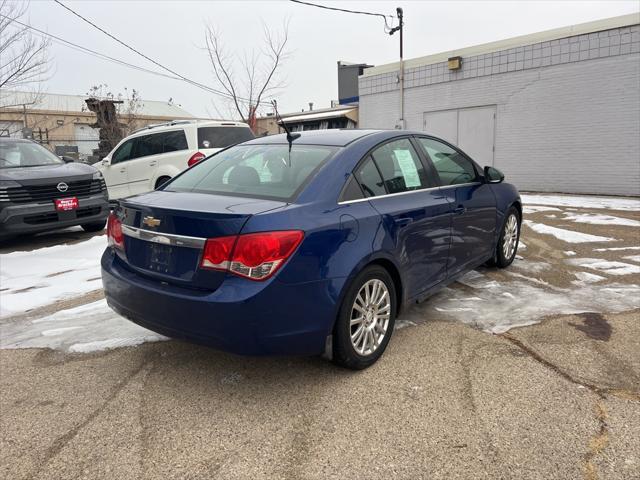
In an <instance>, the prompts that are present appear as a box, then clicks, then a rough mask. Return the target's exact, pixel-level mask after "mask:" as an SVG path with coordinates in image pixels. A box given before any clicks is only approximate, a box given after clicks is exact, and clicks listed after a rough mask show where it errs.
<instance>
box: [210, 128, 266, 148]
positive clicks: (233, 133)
mask: <svg viewBox="0 0 640 480" xmlns="http://www.w3.org/2000/svg"><path fill="white" fill-rule="evenodd" d="M253 138H255V137H254V135H253V132H252V131H251V129H250V128H249V127H200V128H198V148H227V147H228V146H230V145H235V144H237V143H242V142H246V141H247V140H251V139H253Z"/></svg>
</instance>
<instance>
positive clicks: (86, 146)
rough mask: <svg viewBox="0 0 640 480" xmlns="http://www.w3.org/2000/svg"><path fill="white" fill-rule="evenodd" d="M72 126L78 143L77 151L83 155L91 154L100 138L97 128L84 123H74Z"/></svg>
mask: <svg viewBox="0 0 640 480" xmlns="http://www.w3.org/2000/svg"><path fill="white" fill-rule="evenodd" d="M73 127H74V132H75V139H76V142H77V143H78V153H79V154H80V155H83V156H87V155H93V151H94V150H95V149H97V148H98V140H99V139H100V133H99V132H98V129H96V128H92V127H90V126H89V125H88V124H84V123H76V124H75V125H74V126H73Z"/></svg>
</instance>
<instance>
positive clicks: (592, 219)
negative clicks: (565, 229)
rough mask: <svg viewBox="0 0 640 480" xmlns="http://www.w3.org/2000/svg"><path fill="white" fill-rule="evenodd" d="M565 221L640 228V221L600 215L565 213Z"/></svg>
mask: <svg viewBox="0 0 640 480" xmlns="http://www.w3.org/2000/svg"><path fill="white" fill-rule="evenodd" d="M564 217H565V220H572V221H574V222H577V223H588V224H591V225H623V226H626V227H640V222H639V221H638V220H632V219H630V218H622V217H614V216H613V215H602V214H598V213H570V212H565V213H564Z"/></svg>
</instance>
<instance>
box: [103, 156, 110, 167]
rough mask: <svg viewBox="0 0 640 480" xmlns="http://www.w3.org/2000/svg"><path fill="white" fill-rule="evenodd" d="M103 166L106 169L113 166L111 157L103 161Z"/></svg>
mask: <svg viewBox="0 0 640 480" xmlns="http://www.w3.org/2000/svg"><path fill="white" fill-rule="evenodd" d="M102 165H104V166H105V167H107V166H109V165H111V159H110V158H109V157H105V158H103V159H102Z"/></svg>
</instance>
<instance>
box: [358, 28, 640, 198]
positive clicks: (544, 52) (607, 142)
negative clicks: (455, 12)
mask: <svg viewBox="0 0 640 480" xmlns="http://www.w3.org/2000/svg"><path fill="white" fill-rule="evenodd" d="M639 37H640V26H637V25H636V26H632V27H625V28H618V29H613V30H607V31H604V32H596V33H590V34H586V35H578V36H575V37H568V38H563V39H558V40H553V41H549V42H541V43H537V44H533V45H527V46H522V47H518V48H512V49H508V50H504V51H500V52H494V53H489V54H485V55H477V56H473V57H468V58H463V67H462V69H461V70H459V71H453V72H450V71H449V70H447V68H446V63H445V62H442V63H437V64H433V65H426V66H421V67H418V68H413V69H408V70H407V71H406V74H405V82H406V83H405V87H406V88H405V123H406V127H407V128H408V129H414V130H423V113H424V112H430V111H436V110H445V109H452V108H465V107H473V106H481V105H497V115H496V139H495V157H494V165H495V166H496V167H498V168H500V169H501V170H503V171H504V172H505V174H506V175H507V177H508V179H509V180H510V181H512V182H513V183H515V184H516V185H517V186H518V187H519V188H520V189H522V190H531V191H549V192H567V193H598V194H612V195H640V53H639V52H640V38H639ZM396 77H397V74H396V73H395V72H393V73H386V74H381V75H376V76H371V77H361V78H360V125H359V126H360V127H361V128H393V127H394V125H395V124H396V122H397V119H398V118H399V89H398V84H397V83H396Z"/></svg>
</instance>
